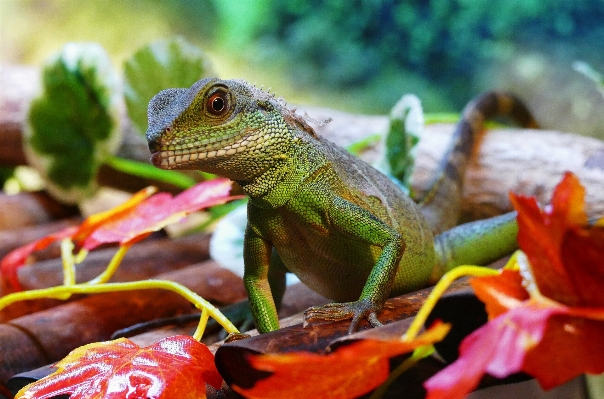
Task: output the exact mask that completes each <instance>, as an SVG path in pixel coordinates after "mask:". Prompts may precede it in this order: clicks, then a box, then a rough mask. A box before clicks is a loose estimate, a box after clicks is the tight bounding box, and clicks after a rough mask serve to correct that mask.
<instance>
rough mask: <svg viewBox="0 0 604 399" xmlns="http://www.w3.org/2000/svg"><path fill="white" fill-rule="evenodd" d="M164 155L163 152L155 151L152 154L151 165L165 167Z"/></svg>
mask: <svg viewBox="0 0 604 399" xmlns="http://www.w3.org/2000/svg"><path fill="white" fill-rule="evenodd" d="M162 158H163V157H162V154H161V151H153V152H151V163H152V164H153V165H155V166H156V167H158V168H162V167H165V166H163V165H162ZM166 166H167V165H166Z"/></svg>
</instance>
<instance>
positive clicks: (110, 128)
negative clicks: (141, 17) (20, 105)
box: [25, 43, 121, 203]
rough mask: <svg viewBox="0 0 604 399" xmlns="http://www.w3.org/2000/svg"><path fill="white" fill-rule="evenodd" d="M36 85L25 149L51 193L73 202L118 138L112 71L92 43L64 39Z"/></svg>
mask: <svg viewBox="0 0 604 399" xmlns="http://www.w3.org/2000/svg"><path fill="white" fill-rule="evenodd" d="M42 85H43V92H42V93H41V95H40V96H39V97H37V98H36V99H34V100H33V101H32V103H31V107H30V109H29V115H28V124H29V126H28V128H27V130H26V140H25V150H26V151H25V152H26V155H27V158H28V162H29V163H30V165H32V166H34V167H35V168H36V169H37V170H38V172H40V174H41V175H42V176H43V178H44V180H45V181H46V183H47V185H48V189H49V191H50V192H51V193H52V194H53V195H54V196H56V197H57V198H60V199H61V200H63V201H65V202H72V203H73V202H77V201H78V200H80V199H81V198H83V197H86V196H88V195H89V194H90V193H91V192H93V191H94V190H95V184H94V178H95V176H96V172H97V169H98V167H99V166H100V164H101V163H102V162H103V161H104V159H105V158H106V157H107V156H109V155H110V154H111V153H112V152H114V151H115V150H116V149H117V145H118V144H119V140H120V138H121V135H120V133H121V131H120V129H119V109H118V103H119V101H120V98H121V93H120V92H119V91H118V88H117V74H116V72H115V71H114V70H113V67H112V66H111V62H110V61H109V58H108V56H107V54H106V53H105V51H104V50H103V48H102V47H101V46H99V45H98V44H94V43H84V44H80V43H69V44H67V45H65V47H63V49H62V50H61V51H60V52H59V53H58V54H56V55H55V56H54V57H53V58H52V59H50V60H49V61H48V62H47V64H46V65H45V67H44V71H43V76H42Z"/></svg>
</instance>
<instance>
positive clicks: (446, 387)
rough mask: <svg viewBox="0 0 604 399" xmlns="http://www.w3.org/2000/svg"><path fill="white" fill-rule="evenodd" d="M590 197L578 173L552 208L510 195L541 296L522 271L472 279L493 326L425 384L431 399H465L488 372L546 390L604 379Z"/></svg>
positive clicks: (602, 264)
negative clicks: (522, 376) (531, 380)
mask: <svg viewBox="0 0 604 399" xmlns="http://www.w3.org/2000/svg"><path fill="white" fill-rule="evenodd" d="M584 195H585V190H584V189H583V187H581V185H580V184H579V182H578V180H577V179H576V178H575V177H574V176H573V175H572V174H566V175H565V176H564V179H563V181H562V182H561V183H560V184H559V185H558V187H556V190H555V192H554V196H553V199H552V206H551V207H549V208H548V209H547V210H546V211H541V210H540V209H539V207H538V206H537V203H536V201H535V200H534V199H532V198H525V197H520V196H515V195H512V196H511V197H512V201H513V203H514V206H515V207H516V209H517V211H518V225H519V233H518V241H519V244H520V246H521V248H522V250H523V251H524V252H525V254H526V255H527V257H528V259H529V261H530V269H531V270H530V271H531V272H532V278H533V279H534V282H535V283H536V285H537V290H535V289H529V290H528V291H527V290H525V288H524V286H525V285H527V284H530V283H531V281H525V282H523V281H522V279H521V275H520V273H519V272H515V271H508V270H504V271H503V272H502V273H501V274H500V275H499V276H492V277H482V278H477V279H473V280H472V282H471V284H472V286H473V287H474V289H475V292H476V294H477V296H478V297H479V298H480V299H481V300H482V301H484V302H485V303H486V306H487V312H488V313H489V319H490V320H489V322H488V323H487V324H486V325H484V326H483V327H481V328H480V329H478V330H476V331H474V332H473V333H472V334H471V335H469V336H468V337H466V339H464V341H463V342H462V344H461V347H460V357H459V359H458V360H457V361H456V362H454V363H453V364H452V365H450V366H449V367H447V368H446V369H444V370H442V371H441V372H440V373H438V374H436V375H435V376H433V377H432V378H431V379H430V380H428V381H427V382H426V384H425V386H426V388H427V389H428V391H429V396H428V398H441V397H442V398H461V397H464V396H465V394H466V393H468V392H470V391H471V390H473V389H474V388H475V387H476V386H477V384H478V382H479V381H480V378H481V377H482V375H483V374H484V373H489V374H491V375H493V376H495V377H505V376H508V375H510V374H513V373H516V372H520V371H523V372H526V373H529V374H530V375H532V376H533V377H535V378H536V379H537V380H538V381H539V383H540V384H541V385H542V386H543V387H544V388H552V387H554V386H556V385H559V384H562V383H564V382H566V381H568V380H570V379H572V378H574V377H576V376H578V375H580V374H582V373H602V372H604V352H603V351H602V350H601V342H602V341H603V340H604V298H603V296H602V292H603V290H604V226H587V225H586V224H587V217H586V215H585V211H584V203H583V197H584Z"/></svg>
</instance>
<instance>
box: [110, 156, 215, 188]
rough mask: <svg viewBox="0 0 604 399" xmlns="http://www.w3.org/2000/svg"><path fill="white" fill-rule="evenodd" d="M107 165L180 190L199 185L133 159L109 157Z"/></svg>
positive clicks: (173, 173)
mask: <svg viewBox="0 0 604 399" xmlns="http://www.w3.org/2000/svg"><path fill="white" fill-rule="evenodd" d="M106 164H107V165H109V166H111V167H112V168H113V169H116V170H119V171H121V172H124V173H128V174H131V175H135V176H139V177H142V178H146V179H152V180H157V181H161V182H164V183H168V184H172V185H174V186H176V187H179V188H184V189H187V188H191V187H193V186H194V185H195V184H197V182H196V181H195V180H194V179H192V178H190V177H189V176H187V175H184V174H183V173H180V172H177V171H174V170H165V169H159V168H156V167H155V166H153V165H151V164H148V163H143V162H138V161H133V160H131V159H125V158H118V157H109V158H107V161H106ZM207 180H209V179H207Z"/></svg>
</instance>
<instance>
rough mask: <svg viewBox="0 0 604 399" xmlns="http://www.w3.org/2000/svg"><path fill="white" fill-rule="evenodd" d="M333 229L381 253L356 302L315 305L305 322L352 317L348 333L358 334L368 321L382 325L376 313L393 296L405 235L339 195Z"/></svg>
mask: <svg viewBox="0 0 604 399" xmlns="http://www.w3.org/2000/svg"><path fill="white" fill-rule="evenodd" d="M328 216H329V221H330V228H333V229H335V230H337V231H338V232H340V233H342V234H345V235H347V236H349V237H351V238H353V241H355V242H361V243H365V244H366V245H376V246H378V247H381V248H382V252H381V254H380V256H379V257H378V259H377V262H376V263H375V265H371V266H369V267H371V271H370V273H369V276H368V278H367V281H366V283H365V285H364V287H363V290H362V292H361V294H360V297H359V300H358V301H355V302H345V303H332V304H328V305H324V306H314V307H311V308H309V309H308V310H307V311H306V313H305V320H306V321H312V320H329V321H336V320H345V319H349V318H352V322H351V325H350V328H349V330H348V332H349V333H352V332H354V331H356V329H357V327H358V324H359V322H360V321H361V320H362V319H363V318H367V319H368V320H369V322H370V323H371V325H372V326H374V327H377V326H380V325H382V324H381V323H380V322H379V320H378V319H377V316H376V313H377V312H378V311H379V310H380V309H381V308H382V306H383V305H384V302H385V301H386V299H387V298H388V296H389V295H390V291H391V289H392V285H393V283H394V278H395V276H396V272H397V269H398V265H399V262H400V260H401V257H402V256H403V252H404V250H405V243H404V240H403V238H402V236H401V235H400V234H399V233H398V232H397V231H396V230H394V229H393V228H392V227H390V226H389V225H387V224H386V223H384V222H383V221H381V220H380V219H378V218H377V217H375V216H374V215H373V214H371V213H370V212H368V211H366V210H364V209H363V208H361V207H359V206H358V205H355V204H353V203H351V202H349V201H347V200H345V199H343V198H341V197H339V196H334V198H333V200H332V201H331V203H330V206H329V208H328Z"/></svg>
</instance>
